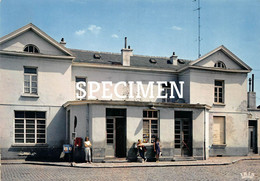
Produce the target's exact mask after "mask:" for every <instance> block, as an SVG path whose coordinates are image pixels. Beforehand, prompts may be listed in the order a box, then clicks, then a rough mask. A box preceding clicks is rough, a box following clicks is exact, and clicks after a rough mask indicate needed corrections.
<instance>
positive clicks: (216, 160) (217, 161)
mask: <svg viewBox="0 0 260 181" xmlns="http://www.w3.org/2000/svg"><path fill="white" fill-rule="evenodd" d="M242 160H260V155H253V156H244V157H210V158H208V159H207V160H196V161H171V162H169V161H160V162H145V163H140V162H119V163H91V164H90V163H75V162H73V163H70V162H44V161H25V160H1V163H0V164H2V165H10V164H34V165H47V166H61V167H75V168H131V167H179V166H217V165H231V164H234V163H236V162H239V161H242Z"/></svg>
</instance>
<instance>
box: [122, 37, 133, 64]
mask: <svg viewBox="0 0 260 181" xmlns="http://www.w3.org/2000/svg"><path fill="white" fill-rule="evenodd" d="M121 55H122V58H121V63H122V65H123V66H130V57H131V56H133V49H130V46H128V48H127V37H125V47H124V48H123V49H122V50H121Z"/></svg>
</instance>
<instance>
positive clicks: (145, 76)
mask: <svg viewBox="0 0 260 181" xmlns="http://www.w3.org/2000/svg"><path fill="white" fill-rule="evenodd" d="M75 77H86V78H87V81H96V82H99V83H101V81H112V82H113V85H112V87H111V86H108V88H109V89H110V90H109V91H108V93H107V95H109V94H110V93H112V100H128V101H148V102H150V101H151V102H154V101H160V102H161V99H157V98H156V97H157V95H158V86H157V85H156V84H154V89H153V92H154V96H155V97H154V98H149V97H147V98H144V97H142V98H136V96H137V88H136V81H142V82H143V85H144V89H145V90H146V87H147V83H148V82H149V81H154V82H156V81H176V80H177V76H176V75H174V74H170V73H155V72H140V71H126V70H113V69H110V70H109V69H99V68H86V67H85V68H84V67H72V80H73V82H72V84H71V86H72V87H73V88H74V92H75V91H76V86H75V85H76V84H75ZM119 81H126V82H128V81H134V82H135V86H134V91H133V95H134V98H126V99H122V98H118V97H116V95H115V94H114V93H113V92H114V86H115V84H116V83H117V82H119ZM176 84H178V83H177V82H176ZM94 88H95V87H94ZM88 90H89V87H88ZM118 90H119V94H120V95H129V87H125V86H123V85H121V86H119V88H118ZM102 91H103V87H102V85H101V88H100V90H99V91H98V92H97V93H94V94H93V95H94V96H96V97H97V99H98V100H110V99H109V98H108V99H105V98H102V94H103V92H102ZM74 95H75V93H74ZM149 95H150V94H149ZM87 96H88V97H89V91H88V93H87ZM74 99H76V98H74Z"/></svg>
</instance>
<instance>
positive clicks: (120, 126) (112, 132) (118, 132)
mask: <svg viewBox="0 0 260 181" xmlns="http://www.w3.org/2000/svg"><path fill="white" fill-rule="evenodd" d="M106 135H107V145H106V157H117V158H123V157H126V109H111V108H107V109H106Z"/></svg>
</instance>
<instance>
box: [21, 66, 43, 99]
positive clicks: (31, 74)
mask: <svg viewBox="0 0 260 181" xmlns="http://www.w3.org/2000/svg"><path fill="white" fill-rule="evenodd" d="M26 68H33V69H36V74H33V73H25V69H26ZM23 70H24V71H23V93H24V94H25V95H38V90H39V88H38V67H31V66H24V67H23ZM25 76H29V79H30V80H29V84H30V85H29V87H26V86H25ZM32 76H36V93H33V92H32V89H33V88H35V87H32V82H35V81H32ZM25 88H29V93H28V92H25Z"/></svg>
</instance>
